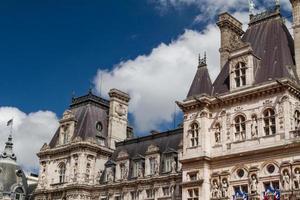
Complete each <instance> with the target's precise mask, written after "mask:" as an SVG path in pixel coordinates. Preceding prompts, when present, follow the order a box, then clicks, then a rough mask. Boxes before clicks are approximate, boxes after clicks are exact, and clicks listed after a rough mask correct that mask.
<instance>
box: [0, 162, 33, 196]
mask: <svg viewBox="0 0 300 200" xmlns="http://www.w3.org/2000/svg"><path fill="white" fill-rule="evenodd" d="M0 170H1V173H0V186H1V187H2V188H3V192H4V193H6V194H10V193H12V192H14V191H11V189H12V187H13V186H15V185H16V184H18V183H19V184H21V185H22V186H23V187H24V189H25V191H24V192H25V195H27V194H28V191H27V190H28V185H27V179H26V177H25V174H24V173H23V171H22V169H21V167H20V166H19V165H18V164H17V163H13V162H9V161H7V160H0ZM18 171H20V178H21V181H20V182H21V183H20V182H19V179H20V178H19V177H18V176H17V173H16V172H18Z"/></svg>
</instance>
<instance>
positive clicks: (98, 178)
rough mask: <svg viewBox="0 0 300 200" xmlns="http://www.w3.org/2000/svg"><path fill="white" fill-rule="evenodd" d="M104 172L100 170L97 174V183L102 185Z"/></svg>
mask: <svg viewBox="0 0 300 200" xmlns="http://www.w3.org/2000/svg"><path fill="white" fill-rule="evenodd" d="M102 172H103V171H102V170H99V171H98V173H97V176H96V182H97V183H100V179H101V175H102Z"/></svg>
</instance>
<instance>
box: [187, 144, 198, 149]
mask: <svg viewBox="0 0 300 200" xmlns="http://www.w3.org/2000/svg"><path fill="white" fill-rule="evenodd" d="M199 147H201V145H198V146H194V147H188V148H187V149H197V148H199Z"/></svg>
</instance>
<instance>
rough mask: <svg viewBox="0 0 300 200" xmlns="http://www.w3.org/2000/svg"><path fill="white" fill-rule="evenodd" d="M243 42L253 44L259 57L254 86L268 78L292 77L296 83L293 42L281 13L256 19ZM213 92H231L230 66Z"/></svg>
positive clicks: (223, 70)
mask: <svg viewBox="0 0 300 200" xmlns="http://www.w3.org/2000/svg"><path fill="white" fill-rule="evenodd" d="M242 41H244V42H247V43H250V45H251V47H252V49H253V51H254V54H255V55H256V56H257V57H258V58H260V59H261V60H260V64H259V65H258V66H257V69H256V70H255V74H254V78H255V80H254V84H260V83H263V82H266V81H268V80H269V79H273V80H274V79H278V78H289V79H291V80H293V81H297V78H296V77H297V76H296V68H295V61H294V41H293V38H292V36H291V35H290V33H289V31H288V29H287V27H286V26H285V24H284V22H283V19H282V18H281V16H280V13H279V12H278V10H276V11H273V13H272V12H270V11H269V12H268V13H266V14H264V15H262V14H260V15H259V16H254V18H253V19H252V20H251V22H250V24H249V27H248V29H247V31H246V32H245V34H244V36H243V37H242ZM213 87H214V93H215V94H216V93H218V94H221V93H225V92H228V91H229V88H230V87H229V65H228V63H227V64H226V65H225V66H224V67H223V69H222V70H221V72H220V74H219V75H218V77H217V78H216V80H215V81H214V83H213Z"/></svg>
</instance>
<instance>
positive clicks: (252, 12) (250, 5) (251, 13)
mask: <svg viewBox="0 0 300 200" xmlns="http://www.w3.org/2000/svg"><path fill="white" fill-rule="evenodd" d="M254 10H255V3H254V0H249V14H250V15H254Z"/></svg>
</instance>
